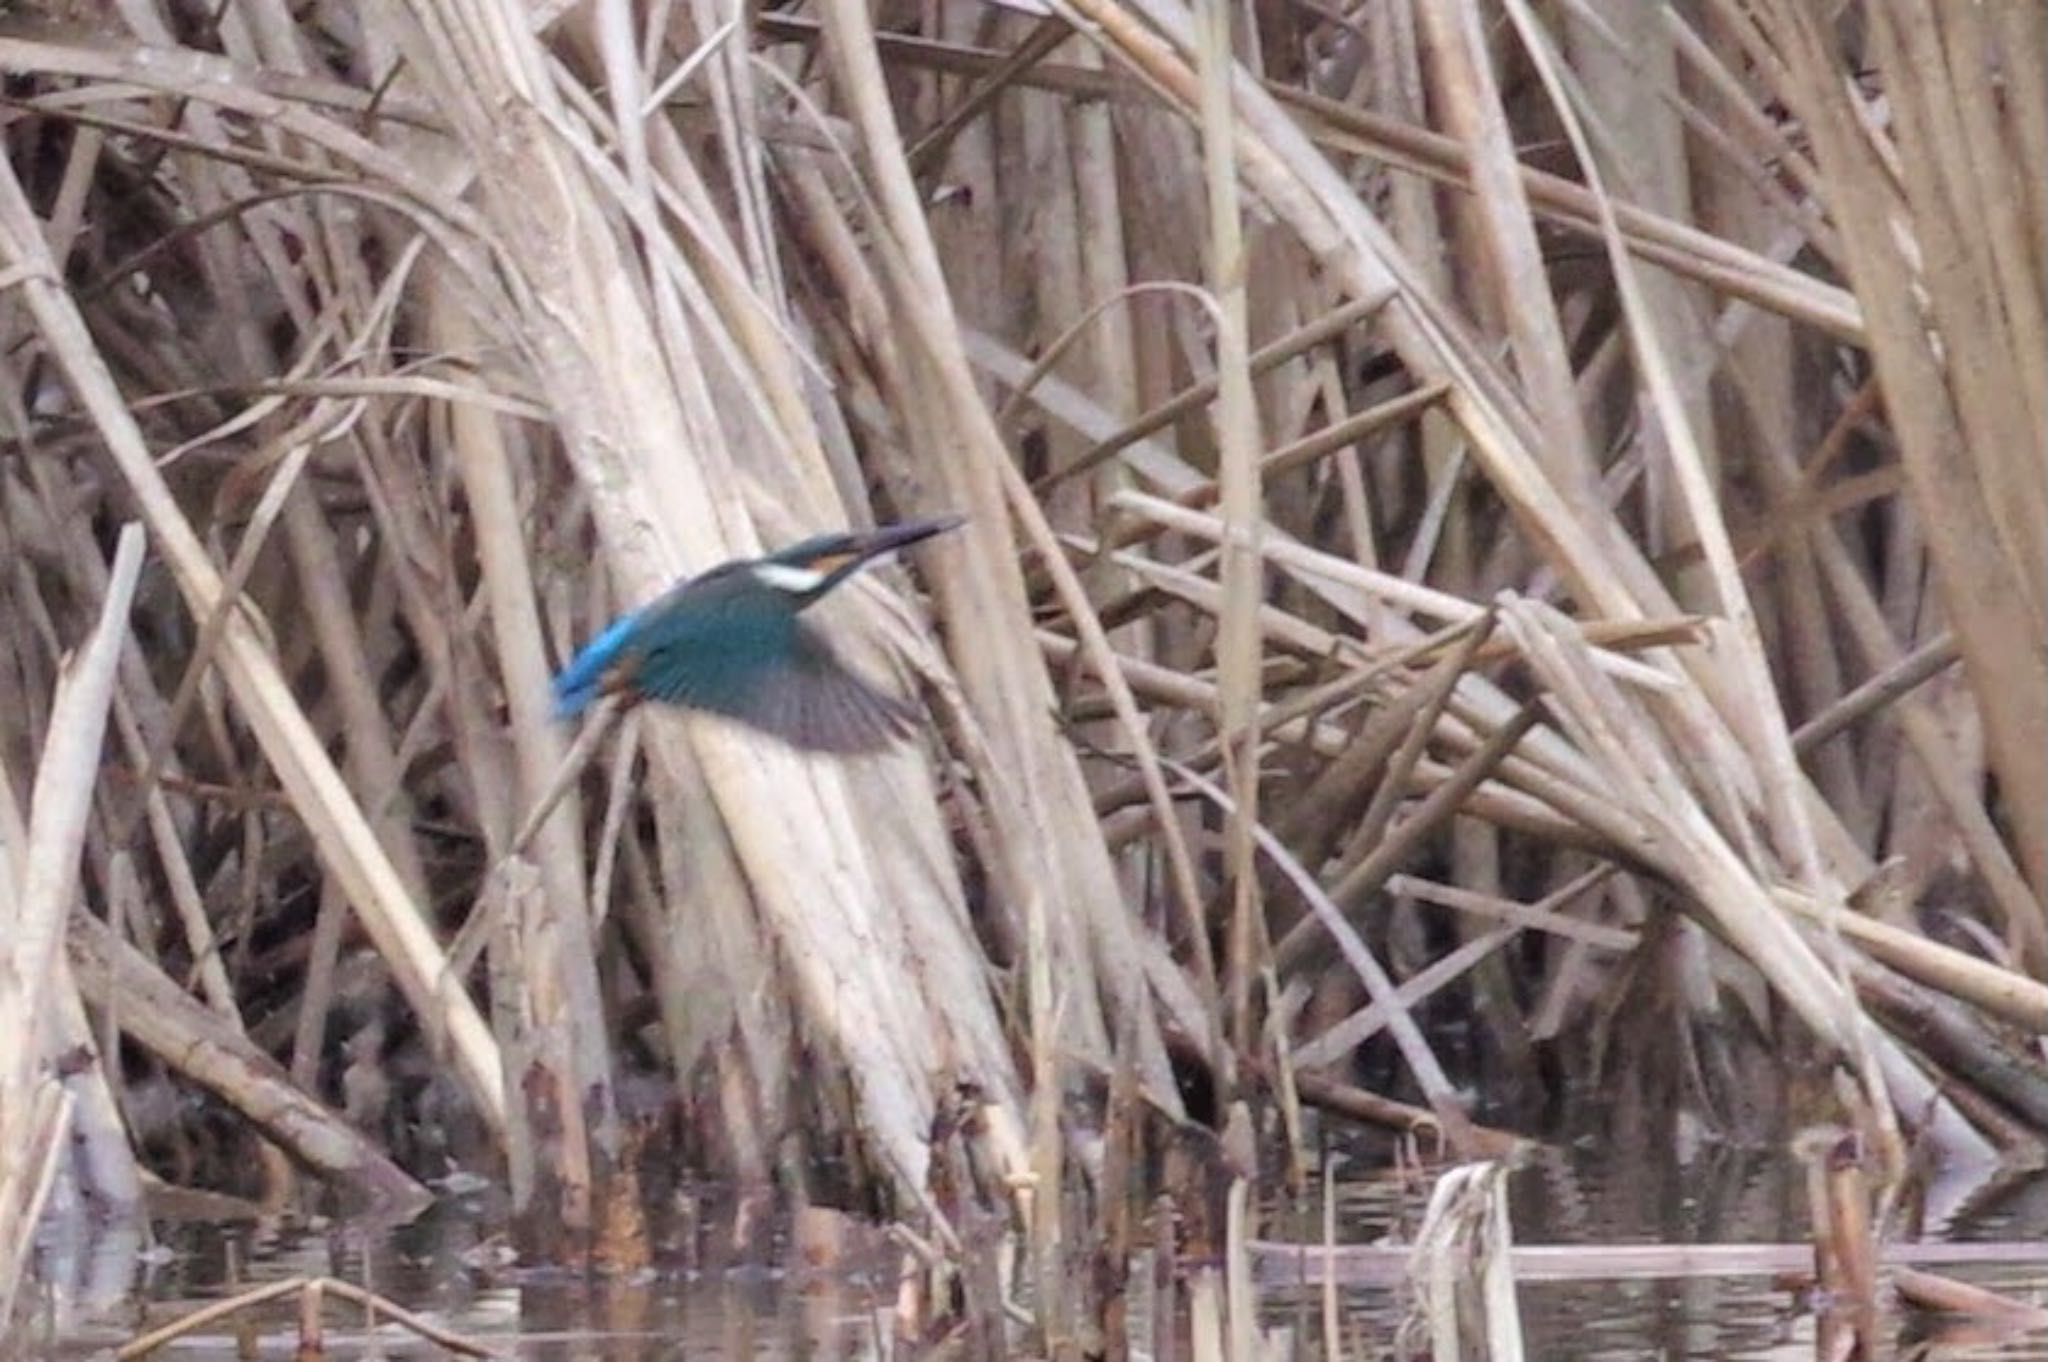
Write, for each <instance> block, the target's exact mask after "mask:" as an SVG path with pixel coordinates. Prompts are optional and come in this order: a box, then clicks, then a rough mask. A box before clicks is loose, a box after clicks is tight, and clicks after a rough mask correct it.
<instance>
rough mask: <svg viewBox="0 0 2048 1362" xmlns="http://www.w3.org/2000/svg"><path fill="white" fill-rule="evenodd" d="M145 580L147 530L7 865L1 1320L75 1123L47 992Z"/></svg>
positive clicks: (59, 713) (132, 538)
mask: <svg viewBox="0 0 2048 1362" xmlns="http://www.w3.org/2000/svg"><path fill="white" fill-rule="evenodd" d="M141 573H142V533H141V530H140V529H139V528H138V527H137V526H134V525H132V524H131V525H128V526H124V527H123V529H122V531H121V539H120V545H119V547H118V548H117V549H116V551H115V556H114V566H113V570H112V572H111V573H110V574H109V578H108V585H107V591H106V595H105V598H104V601H103V603H102V606H101V611H100V619H99V624H98V627H97V628H95V629H94V631H93V634H92V636H91V637H90V638H89V639H88V640H87V641H86V643H85V645H84V649H83V651H82V652H80V653H79V654H78V656H77V658H76V659H75V661H74V662H73V663H72V664H71V665H69V666H66V667H65V668H64V670H63V673H62V675H61V676H60V678H59V680H58V683H57V693H56V695H55V697H54V698H53V699H52V700H51V702H50V718H49V737H48V738H47V740H46V741H45V742H44V744H43V752H42V759H41V761H40V762H38V763H37V766H36V780H35V795H34V799H33V801H32V802H31V804H30V810H29V819H28V825H27V827H26V829H24V832H25V840H24V841H22V842H20V843H19V844H18V846H19V850H18V851H17V852H15V854H14V855H12V856H10V857H9V858H8V859H9V862H10V864H9V865H8V866H7V867H6V868H7V869H8V871H9V872H10V873H9V877H8V880H9V882H8V884H7V886H6V887H7V894H6V896H5V898H4V900H0V903H4V905H5V908H6V921H5V923H4V924H0V926H4V929H5V930H4V935H5V937H6V940H7V943H8V949H7V955H6V959H5V961H4V962H0V1035H5V1036H8V1037H10V1038H11V1039H10V1043H9V1045H8V1046H7V1050H6V1060H5V1064H4V1067H0V1322H4V1321H5V1320H7V1319H8V1318H9V1317H10V1316H11V1315H12V1314H13V1310H14V1293H15V1291H16V1289H17V1288H18V1287H19V1285H20V1283H21V1274H22V1271H23V1269H24V1268H25V1267H26V1266H27V1257H28V1251H29V1248H30V1245H31V1242H32V1237H33V1235H34V1231H35V1226H36V1221H37V1219H38V1217H39V1216H40V1214H41V1209H42V1203H43V1198H44V1196H45V1195H46V1194H47V1192H48V1190H49V1186H50V1181H51V1179H52V1178H53V1177H54V1176H55V1175H56V1171H57V1163H58V1159H59V1157H60V1156H61V1154H62V1153H63V1150H64V1144H65V1133H66V1130H67V1128H68V1126H69V1124H70V1118H71V1105H72V1099H71V1097H70V1095H69V1094H68V1093H66V1092H65V1091H64V1090H63V1084H62V1082H61V1079H60V1078H59V1076H58V1075H56V1074H48V1075H46V1074H44V1073H42V1072H41V1070H42V1068H43V1066H44V1065H45V1064H46V1063H50V1062H51V1061H53V1060H54V1059H55V1058H56V1051H55V1049H54V1048H53V1047H54V1042H55V1041H56V1040H57V1038H58V1037H57V1035H56V1034H54V1033H52V1031H51V1030H49V1029H48V1022H47V1021H46V1020H45V1019H46V1018H49V1017H50V1016H51V1015H52V1014H57V1015H60V1016H61V1015H63V1012H64V1004H63V1001H62V999H60V998H56V997H53V996H50V990H51V986H52V985H55V986H56V987H58V988H64V987H68V986H69V984H70V981H69V980H68V979H67V978H66V977H65V974H64V971H63V970H62V969H61V967H60V962H61V959H62V951H63V944H64V939H65V935H66V932H67V930H68V928H69V924H70V921H71V918H72V908H73V900H74V898H75V897H76V895H77V893H78V861H79V850H80V846H81V844H82V843H83V842H84V840H85V833H86V820H87V817H88V815H89V813H90V811H91V803H92V791H93V787H94V783H95V782H94V781H93V778H92V773H93V771H94V770H95V769H96V768H97V767H98V765H99V760H100V741H101V738H102V737H103V736H104V734H105V732H106V726H107V712H108V709H109V708H110V707H111V705H112V703H113V696H114V684H115V674H116V669H117V667H118V665H119V660H120V656H121V641H122V639H123V638H124V637H125V636H126V634H127V624H126V620H127V614H128V609H129V606H130V604H131V602H132V601H133V600H134V597H135V587H136V582H137V579H138V578H139V577H140V576H141Z"/></svg>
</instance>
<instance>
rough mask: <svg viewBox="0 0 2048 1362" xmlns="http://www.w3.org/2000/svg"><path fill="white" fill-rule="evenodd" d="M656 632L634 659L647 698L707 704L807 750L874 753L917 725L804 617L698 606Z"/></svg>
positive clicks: (639, 688)
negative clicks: (655, 637)
mask: <svg viewBox="0 0 2048 1362" xmlns="http://www.w3.org/2000/svg"><path fill="white" fill-rule="evenodd" d="M648 632H649V633H653V632H655V631H654V630H653V629H652V628H650V630H649V631H648ZM659 632H660V633H661V637H660V638H659V639H658V640H648V641H647V642H646V645H645V647H646V651H645V652H644V653H643V654H642V655H640V656H639V657H637V658H636V659H635V662H636V663H637V665H636V666H635V668H634V675H633V678H632V684H633V689H634V690H635V691H636V692H637V693H638V694H640V695H643V696H645V697H646V698H647V699H650V700H658V701H663V702H666V703H668V704H672V705H681V706H683V707H685V708H688V709H702V710H708V711H710V712H711V713H713V714H719V715H723V716H724V717H726V718H728V719H732V720H735V721H736V722H739V723H743V724H745V725H747V726H748V727H749V728H755V729H759V730H760V731H761V732H763V733H768V734H772V735H774V736H775V737H777V738H780V739H782V741H784V742H786V743H788V744H789V745H790V746H791V747H795V748H799V749H801V750H803V751H807V752H835V753H840V754H846V755H850V754H854V753H861V752H879V751H881V750H882V749H883V748H885V747H888V746H889V745H890V744H892V743H894V742H896V741H897V740H899V739H900V738H902V737H904V736H905V735H907V734H908V733H910V732H911V731H912V730H913V728H914V727H915V723H916V719H917V715H918V711H917V709H916V708H915V707H914V706H912V705H911V704H910V703H909V702H908V701H905V700H901V699H898V698H896V697H895V696H893V695H889V694H886V693H885V692H883V691H881V690H880V689H878V688H876V687H875V686H874V685H872V684H870V683H869V682H867V681H865V680H863V679H862V678H861V677H860V676H858V675H856V674H855V673H854V672H852V671H850V670H849V669H848V668H847V667H846V665H845V663H843V662H841V661H840V659H839V656H838V654H837V653H835V652H834V651H833V649H832V646H831V644H829V643H828V642H826V641H825V638H824V637H823V635H821V634H819V633H818V632H817V630H816V629H814V628H813V627H812V626H810V625H809V624H807V623H805V622H804V621H802V620H797V619H790V618H788V617H786V616H773V617H761V618H758V619H756V618H753V617H750V616H748V615H746V614H744V613H742V612H737V611H734V612H729V613H728V612H711V611H706V612H703V613H701V614H697V615H694V616H692V617H691V618H690V619H688V620H686V621H669V622H665V626H664V627H663V628H662V629H661V630H660V631H659Z"/></svg>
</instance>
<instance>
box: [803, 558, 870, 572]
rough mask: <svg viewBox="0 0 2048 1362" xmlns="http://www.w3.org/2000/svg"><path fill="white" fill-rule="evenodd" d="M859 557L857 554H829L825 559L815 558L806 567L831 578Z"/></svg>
mask: <svg viewBox="0 0 2048 1362" xmlns="http://www.w3.org/2000/svg"><path fill="white" fill-rule="evenodd" d="M859 557H860V555H859V554H857V553H828V554H826V555H825V556H824V557H823V558H813V559H812V560H811V561H810V562H808V563H806V564H805V565H804V566H805V567H808V568H809V569H810V570H811V571H813V572H822V573H825V574H827V575H828V576H829V575H830V574H832V573H834V572H837V571H838V570H839V569H840V568H842V567H845V566H846V565H847V564H848V563H851V562H853V561H854V560H855V559H857V558H859Z"/></svg>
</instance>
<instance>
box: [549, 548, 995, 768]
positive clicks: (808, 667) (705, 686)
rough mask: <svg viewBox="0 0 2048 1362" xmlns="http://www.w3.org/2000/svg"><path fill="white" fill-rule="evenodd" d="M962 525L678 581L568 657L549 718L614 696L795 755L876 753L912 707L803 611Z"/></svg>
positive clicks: (788, 552)
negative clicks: (735, 728)
mask: <svg viewBox="0 0 2048 1362" xmlns="http://www.w3.org/2000/svg"><path fill="white" fill-rule="evenodd" d="M962 523H964V522H963V521H962V520H961V519H960V518H959V517H956V516H949V517H945V518H942V519H935V520H912V521H906V522H904V523H903V524H900V525H890V526H887V527H885V528H882V529H878V530H854V531H849V532H847V533H844V534H821V535H819V536H817V537H816V538H814V539H806V540H804V541H803V542H802V543H800V544H794V545H792V546H790V547H789V548H786V549H783V550H781V551H780V552H777V553H771V554H768V555H767V556H766V557H762V558H746V559H740V560H737V561H735V562H730V563H721V564H719V565H718V566H717V567H714V568H712V569H710V570H709V571H707V572H704V573H701V574H699V575H698V576H695V577H687V578H684V579H683V580H682V581H680V582H677V583H676V584H675V585H674V586H672V587H670V588H669V589H668V590H667V591H666V592H663V593H662V594H661V595H660V596H658V597H656V598H655V599H654V600H653V601H651V602H649V603H648V604H647V605H645V606H642V607H641V608H640V609H638V610H635V611H633V612H631V613H630V614H627V615H625V616H623V617H622V618H620V619H618V620H616V621H614V622H613V623H612V625H611V626H610V627H609V628H607V629H606V630H605V631H604V632H603V633H601V634H599V635H598V636H597V637H596V638H594V639H592V640H591V641H590V643H589V644H587V645H586V646H585V647H584V649H583V651H582V652H580V653H578V654H577V655H576V658H575V660H574V661H572V662H571V663H570V664H569V665H568V666H567V667H566V668H564V669H563V671H562V674H561V675H560V676H557V677H556V678H555V713H556V714H557V715H559V716H561V717H564V718H569V717H573V716H575V715H579V714H581V713H583V711H584V710H585V709H587V708H589V706H590V704H591V703H592V702H593V701H594V700H596V699H597V698H598V697H599V696H600V695H614V694H616V695H620V696H623V697H624V698H625V700H626V702H627V703H629V704H631V703H637V702H638V701H641V700H658V701H661V702H663V703H665V704H671V705H678V706H681V707H683V708H685V709H701V710H708V711H709V712H711V713H713V714H720V715H723V716H725V717H726V718H728V719H734V720H737V721H738V722H740V723H743V724H746V725H747V726H749V727H751V728H755V729H759V730H760V731H761V732H764V733H768V734H771V735H773V736H775V737H777V738H780V739H782V741H784V742H786V743H788V744H789V745H790V746H792V747H796V748H801V749H803V750H805V751H814V752H837V753H847V754H851V753H860V752H877V751H880V750H881V749H883V748H885V747H887V746H889V745H890V744H891V743H892V742H894V741H896V740H897V739H899V738H901V737H903V736H904V735H905V734H907V733H908V732H909V731H910V730H911V727H912V725H913V723H914V721H915V720H916V717H917V710H916V709H915V708H914V707H913V706H912V705H911V704H910V703H909V702H908V701H907V700H904V699H902V698H900V697H898V696H895V695H891V694H888V693H886V692H884V691H882V690H879V689H877V688H876V687H875V686H873V685H872V684H870V683H869V682H868V681H866V680H864V679H862V678H861V677H860V676H859V675H857V674H856V673H854V672H853V671H851V670H849V669H848V668H847V666H846V664H845V663H844V662H842V661H840V659H839V657H838V655H837V654H836V653H835V652H834V651H833V649H832V645H831V643H830V642H829V641H827V639H826V638H825V636H824V635H823V634H821V633H820V632H819V631H818V630H817V629H816V627H814V626H813V625H811V624H809V623H807V622H806V621H805V620H804V619H803V612H804V611H805V610H807V609H809V608H810V607H811V606H812V605H814V604H816V603H817V602H818V601H819V600H820V599H821V598H823V597H824V595H825V593H827V592H828V591H831V590H832V589H833V588H834V587H836V586H838V585H839V584H840V583H842V582H844V581H846V580H847V579H848V578H849V577H851V576H853V575H854V574H855V573H856V572H859V571H860V570H861V569H862V568H864V567H866V566H867V565H868V564H869V563H872V562H874V561H875V560H876V559H877V558H880V557H882V556H883V555H884V554H888V553H893V552H894V551H896V550H897V549H901V548H906V547H908V546H909V545H911V544H915V543H917V542H919V541H920V540H924V539H929V538H931V537H932V536H933V535H935V534H940V533H943V532H944V531H946V530H950V529H953V528H955V527H956V526H958V525H960V524H962Z"/></svg>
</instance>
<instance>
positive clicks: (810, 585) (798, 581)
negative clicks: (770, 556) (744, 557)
mask: <svg viewBox="0 0 2048 1362" xmlns="http://www.w3.org/2000/svg"><path fill="white" fill-rule="evenodd" d="M752 571H753V573H754V576H755V577H756V578H757V579H759V580H760V581H762V582H764V583H766V584H767V585H769V586H772V587H774V588H775V589H776V590H777V591H787V592H789V593H790V594H791V595H792V596H802V595H806V594H808V593H810V592H813V591H816V590H817V589H818V588H819V587H820V586H821V585H823V584H824V581H825V574H824V573H822V572H813V571H811V570H810V569H809V568H800V567H791V566H790V565H789V564H788V563H756V564H754V566H753V569H752Z"/></svg>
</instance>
